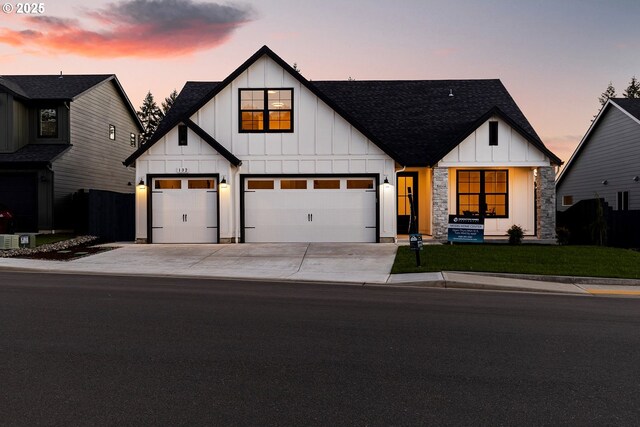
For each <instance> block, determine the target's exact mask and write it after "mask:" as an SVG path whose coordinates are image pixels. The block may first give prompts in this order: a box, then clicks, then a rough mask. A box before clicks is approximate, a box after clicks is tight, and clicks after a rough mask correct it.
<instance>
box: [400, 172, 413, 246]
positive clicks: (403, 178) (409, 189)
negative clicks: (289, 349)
mask: <svg viewBox="0 0 640 427" xmlns="http://www.w3.org/2000/svg"><path fill="white" fill-rule="evenodd" d="M409 193H411V194H412V195H413V209H414V214H415V216H416V222H417V219H418V172H400V173H399V174H398V230H397V232H398V234H409V223H410V219H411V206H410V205H409ZM415 229H416V230H418V224H417V223H416V227H415Z"/></svg>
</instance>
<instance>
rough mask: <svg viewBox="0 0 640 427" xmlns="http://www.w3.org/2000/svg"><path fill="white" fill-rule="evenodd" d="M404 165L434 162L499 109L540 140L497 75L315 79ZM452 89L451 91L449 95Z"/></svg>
mask: <svg viewBox="0 0 640 427" xmlns="http://www.w3.org/2000/svg"><path fill="white" fill-rule="evenodd" d="M311 84H313V85H314V86H316V87H317V88H318V89H319V90H320V91H321V92H323V93H324V94H326V95H327V97H328V98H330V99H331V100H332V101H334V102H335V103H336V104H337V105H338V106H340V108H342V109H343V110H344V111H346V112H347V113H348V115H350V116H351V117H352V118H353V119H355V120H356V121H357V122H358V123H360V124H361V125H362V126H363V127H364V128H366V129H367V130H368V131H369V132H370V133H371V134H372V136H373V137H375V138H376V139H377V140H378V141H381V142H382V143H383V144H385V145H388V146H389V148H390V149H391V151H393V152H395V153H396V154H397V156H398V157H399V158H398V159H396V160H398V161H399V162H400V163H402V164H403V165H405V166H419V165H424V164H429V165H433V164H435V163H436V162H438V161H439V160H440V159H441V158H442V157H443V156H445V155H446V154H447V153H448V152H449V151H450V150H451V149H453V148H454V147H455V146H456V145H458V144H459V143H460V142H462V139H463V138H464V137H466V136H467V135H468V134H469V132H470V131H472V130H473V128H474V126H478V125H479V124H480V123H477V122H478V120H479V119H481V118H482V117H483V116H484V115H486V114H487V113H489V112H490V111H491V110H492V109H494V108H497V109H499V110H500V111H501V112H502V113H503V114H504V115H506V116H508V117H509V118H510V119H511V120H512V121H513V122H515V123H516V124H517V125H518V126H519V127H520V128H521V130H522V131H523V132H524V133H525V136H527V137H528V139H530V140H532V141H536V142H537V143H539V145H541V146H542V145H543V144H542V141H540V138H539V137H538V135H537V134H536V132H535V131H534V130H533V128H532V127H531V125H530V124H529V122H528V121H527V119H526V118H525V116H524V115H523V114H522V112H521V111H520V109H519V108H518V106H517V105H516V103H515V102H514V101H513V99H512V98H511V96H510V95H509V93H508V92H507V90H506V89H505V87H504V86H503V85H502V83H501V82H500V80H415V81H406V80H405V81H313V82H311ZM449 94H453V96H449Z"/></svg>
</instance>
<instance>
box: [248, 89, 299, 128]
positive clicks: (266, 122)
mask: <svg viewBox="0 0 640 427" xmlns="http://www.w3.org/2000/svg"><path fill="white" fill-rule="evenodd" d="M292 116H293V89H240V132H254V133H261V132H293V121H292Z"/></svg>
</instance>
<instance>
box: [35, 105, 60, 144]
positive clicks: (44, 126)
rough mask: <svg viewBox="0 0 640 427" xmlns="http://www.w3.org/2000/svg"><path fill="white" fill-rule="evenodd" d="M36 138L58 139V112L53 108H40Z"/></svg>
mask: <svg viewBox="0 0 640 427" xmlns="http://www.w3.org/2000/svg"><path fill="white" fill-rule="evenodd" d="M38 137H40V138H57V137H58V110H57V109H55V108H41V109H40V111H39V112H38Z"/></svg>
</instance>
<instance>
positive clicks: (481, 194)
mask: <svg viewBox="0 0 640 427" xmlns="http://www.w3.org/2000/svg"><path fill="white" fill-rule="evenodd" d="M508 200H509V198H508V173H507V171H506V170H475V171H472V170H459V171H458V172H457V209H458V212H457V214H458V215H465V216H479V215H481V214H483V215H484V216H485V217H490V218H507V217H508V215H509V205H508Z"/></svg>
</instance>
